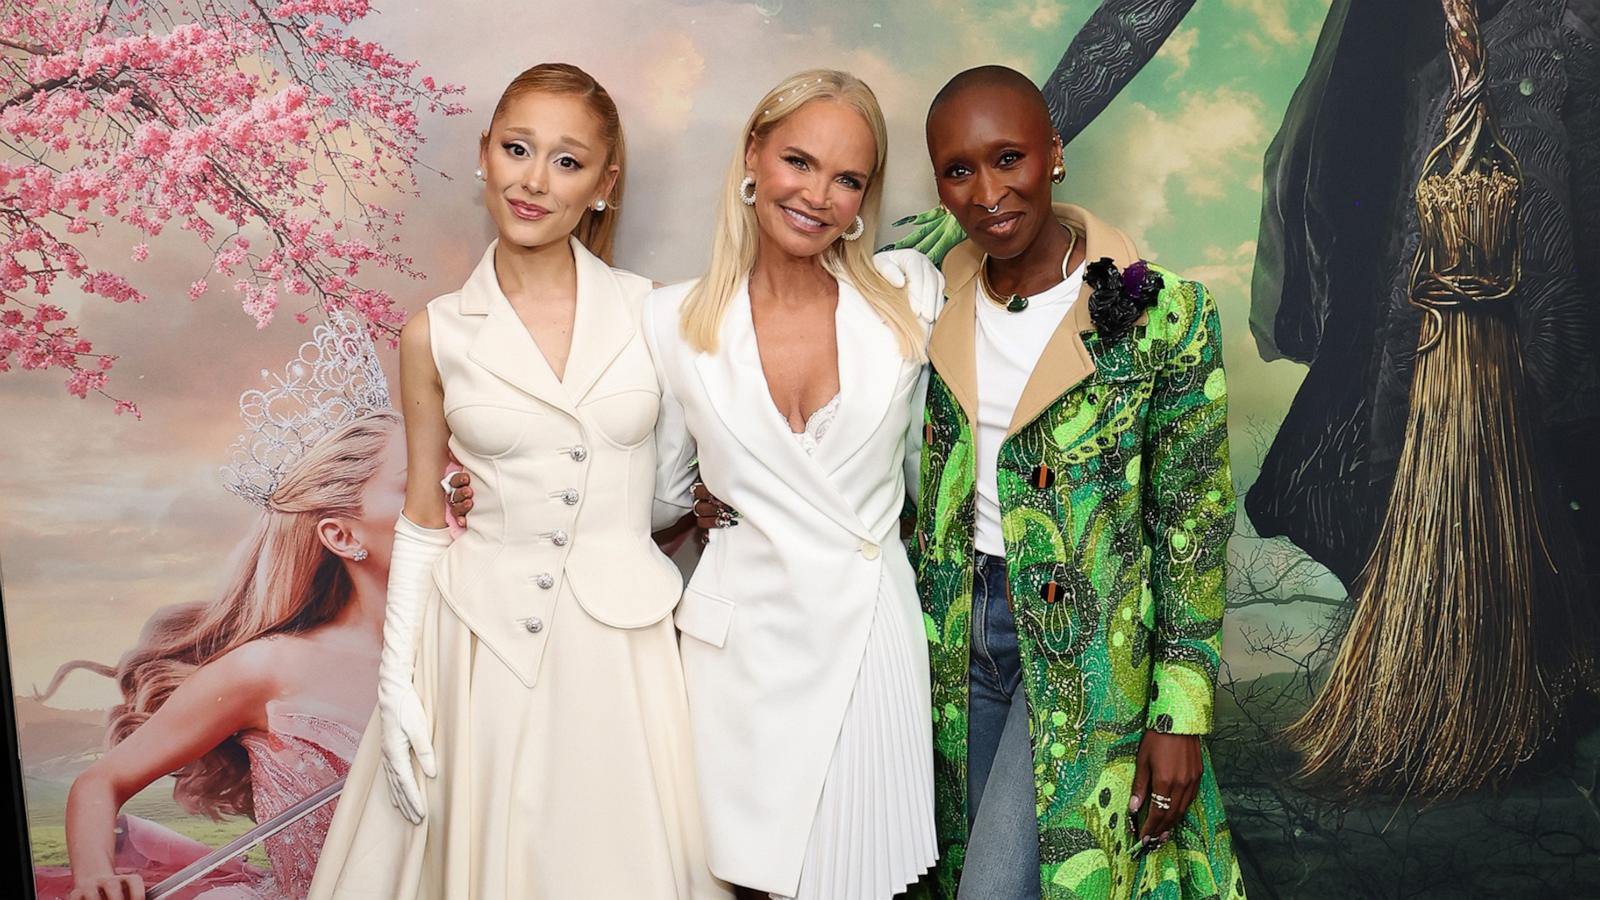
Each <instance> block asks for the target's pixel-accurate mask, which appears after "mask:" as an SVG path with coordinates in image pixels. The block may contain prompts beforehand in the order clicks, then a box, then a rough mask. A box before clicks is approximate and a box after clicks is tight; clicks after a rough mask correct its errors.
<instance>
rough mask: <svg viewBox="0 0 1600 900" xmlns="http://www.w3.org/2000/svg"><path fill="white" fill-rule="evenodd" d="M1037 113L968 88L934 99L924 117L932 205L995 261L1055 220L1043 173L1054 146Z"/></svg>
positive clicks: (1011, 99) (1012, 95)
mask: <svg viewBox="0 0 1600 900" xmlns="http://www.w3.org/2000/svg"><path fill="white" fill-rule="evenodd" d="M1042 107H1043V104H1042V102H1040V101H1039V100H1038V99H1037V98H1032V97H1028V96H1026V95H1025V94H1024V93H1023V92H1021V91H1018V90H1015V89H1012V88H1008V87H1006V86H1004V85H972V86H969V87H965V88H963V89H962V90H960V91H958V92H956V93H955V94H953V95H952V96H949V97H947V98H943V99H942V100H940V101H939V102H938V104H937V105H936V106H935V107H934V109H933V111H932V113H931V114H930V115H929V117H928V129H927V130H928V155H929V157H930V158H931V159H932V162H933V172H934V179H935V181H936V183H937V185H938V188H939V200H940V201H941V202H943V203H944V205H945V208H947V209H949V210H950V212H951V213H952V214H954V215H955V217H956V221H958V222H960V223H961V227H962V228H963V229H965V230H966V232H967V234H968V235H969V236H970V237H971V238H972V240H973V241H974V242H976V243H977V245H978V246H979V247H981V248H982V249H983V251H984V252H985V253H987V254H989V255H990V256H991V257H994V258H996V259H1011V258H1013V257H1016V256H1017V255H1019V254H1021V253H1022V252H1023V251H1024V250H1026V249H1027V248H1028V247H1029V246H1031V245H1032V244H1033V242H1034V241H1035V240H1037V239H1038V238H1039V236H1040V234H1041V232H1042V231H1043V229H1044V226H1046V225H1049V224H1053V223H1054V222H1055V217H1054V215H1053V214H1052V212H1051V209H1050V203H1051V196H1050V187H1051V181H1050V171H1051V169H1052V168H1053V167H1054V166H1055V165H1056V164H1057V163H1058V162H1059V161H1060V159H1061V144H1060V138H1058V137H1057V136H1056V134H1055V130H1054V128H1052V127H1051V124H1050V118H1049V114H1048V112H1047V111H1045V110H1044V109H1042ZM995 207H998V209H996V210H995V211H994V212H990V209H992V208H995Z"/></svg>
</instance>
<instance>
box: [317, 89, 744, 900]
mask: <svg viewBox="0 0 1600 900" xmlns="http://www.w3.org/2000/svg"><path fill="white" fill-rule="evenodd" d="M480 162H481V165H482V168H481V170H480V172H481V177H483V178H484V180H485V182H486V187H485V192H484V197H485V201H486V204H487V206H488V207H489V211H490V214H491V216H492V217H493V219H494V221H495V224H496V227H497V230H498V231H499V239H498V240H497V241H496V242H495V243H494V244H493V245H491V246H490V247H489V249H488V251H487V252H485V253H484V255H483V259H482V261H481V262H480V263H479V264H478V267H477V269H476V270H475V271H474V272H473V273H472V276H471V277H470V278H469V279H468V280H467V283H466V284H465V285H463V286H462V288H461V289H460V290H459V291H457V292H455V293H452V294H447V295H445V296H443V297H440V298H438V299H436V300H434V301H433V302H432V303H430V304H429V305H428V308H427V311H426V313H425V314H423V315H420V316H417V317H414V318H413V319H412V321H411V322H410V323H408V324H407V326H406V328H405V330H404V332H403V333H402V336H401V382H402V398H403V403H402V406H403V412H404V414H405V418H406V435H407V446H408V459H409V476H408V479H407V492H406V505H405V512H404V513H403V514H402V516H401V518H400V520H399V522H398V523H397V524H396V526H395V531H396V549H395V559H394V562H393V563H392V564H391V577H390V586H389V608H388V615H387V619H386V623H385V635H384V654H383V660H382V663H381V665H380V671H379V699H378V707H379V709H378V714H377V717H376V718H375V720H374V722H373V724H372V725H370V726H369V727H368V730H367V734H366V736H365V738H364V739H363V741H362V745H361V748H360V750H359V751H358V753H357V755H356V759H355V761H354V763H353V765H352V768H351V772H350V776H349V781H348V783H347V785H346V787H345V790H344V794H343V796H342V798H341V801H340V805H339V809H338V813H337V815H336V817H335V819H334V822H333V825H332V827H331V830H330V833H329V837H328V841H327V844H326V846H325V847H324V849H323V854H322V859H321V863H320V865H319V868H318V871H317V877H316V880H315V882H314V883H313V885H312V891H311V896H312V897H316V898H328V897H382V898H385V900H410V898H439V900H446V898H447V900H471V898H507V897H518V898H555V900H569V898H624V897H626V898H630V900H653V898H659V900H676V898H702V897H704V898H712V897H726V896H729V894H728V891H727V889H726V887H725V886H723V885H721V884H719V883H718V882H716V880H715V879H713V878H712V877H711V875H710V873H709V871H708V870H707V868H706V864H705V862H704V859H703V853H702V849H701V824H700V818H699V812H698V805H697V800H696V793H695V787H694V780H693V777H692V774H691V772H692V760H691V756H690V746H689V726H688V718H687V716H688V713H687V707H686V700H685V695H684V688H683V681H682V675H681V668H680V663H679V658H678V648H677V639H676V635H675V633H674V630H673V626H672V622H671V619H670V614H671V611H672V609H673V607H674V606H675V605H676V603H677V601H678V596H679V590H680V587H681V583H680V580H679V576H678V574H677V571H676V569H675V568H674V567H673V566H672V564H671V563H670V562H669V561H668V560H667V559H666V558H665V557H664V556H662V555H661V553H660V552H659V551H658V550H657V549H656V547H655V545H654V544H653V543H652V542H651V539H650V497H651V495H652V487H653V484H654V478H655V469H656V465H655V444H654V439H653V432H652V429H653V427H654V425H655V422H656V418H657V411H658V405H659V390H658V388H657V384H656V377H655V373H654V369H653V367H652V364H651V359H650V355H649V352H648V350H647V348H646V346H645V342H644V336H643V333H642V331H641V330H640V327H639V326H640V319H639V315H640V309H641V301H642V300H643V298H644V295H645V293H646V292H647V291H648V290H649V287H650V284H649V282H648V281H647V280H645V279H643V278H640V277H639V276H636V275H632V274H629V273H626V272H620V271H617V270H613V269H611V268H610V267H608V266H607V265H606V263H605V262H603V261H602V259H603V258H604V257H605V256H608V255H609V244H610V235H611V223H612V220H613V218H614V215H615V212H614V210H612V209H609V208H608V207H610V206H614V205H615V201H616V198H617V196H618V194H619V193H620V190H619V189H618V185H619V178H620V173H621V167H622V163H623V145H622V137H621V132H620V127H619V125H618V123H617V114H616V108H615V106H614V105H612V103H611V100H610V98H609V97H608V96H607V95H606V94H605V91H604V90H603V89H602V88H600V87H599V85H597V84H596V83H595V82H594V81H593V79H591V78H589V76H587V75H586V74H584V73H583V72H581V71H580V70H578V69H575V68H573V67H571V66H562V65H544V66H538V67H535V68H534V69H530V70H529V71H528V72H525V73H523V74H522V75H521V76H519V77H518V78H517V80H516V81H514V82H513V83H512V84H511V86H510V87H509V88H507V90H506V93H505V95H504V96H503V97H502V99H501V101H500V104H499V107H498V108H497V109H496V111H495V115H494V117H493V119H492V121H491V127H490V131H488V132H486V133H485V134H484V137H483V140H482V146H481V150H480ZM447 452H448V453H453V454H454V456H455V457H456V458H457V459H458V460H459V461H460V462H461V464H462V465H463V466H464V467H465V469H466V471H468V472H469V473H471V476H472V478H473V479H474V481H475V482H476V483H477V484H478V485H480V487H483V488H486V490H485V491H484V492H483V493H482V495H481V498H482V499H481V501H480V504H479V506H478V508H477V510H476V511H475V513H474V514H473V516H472V520H471V523H470V526H469V527H468V528H467V530H466V531H465V533H464V534H462V535H461V536H460V537H459V538H457V539H455V540H454V541H453V542H452V541H451V540H450V538H449V536H448V533H447V532H446V530H445V529H444V528H443V527H442V526H443V525H444V497H443V495H442V494H441V492H440V491H439V487H438V484H437V482H436V481H434V480H433V479H434V478H435V477H436V474H437V473H439V472H442V471H444V468H445V464H446V460H447ZM424 526H433V527H424ZM413 659H414V660H415V665H414V667H413ZM419 771H420V777H419ZM391 801H392V802H391ZM397 807H398V809H397Z"/></svg>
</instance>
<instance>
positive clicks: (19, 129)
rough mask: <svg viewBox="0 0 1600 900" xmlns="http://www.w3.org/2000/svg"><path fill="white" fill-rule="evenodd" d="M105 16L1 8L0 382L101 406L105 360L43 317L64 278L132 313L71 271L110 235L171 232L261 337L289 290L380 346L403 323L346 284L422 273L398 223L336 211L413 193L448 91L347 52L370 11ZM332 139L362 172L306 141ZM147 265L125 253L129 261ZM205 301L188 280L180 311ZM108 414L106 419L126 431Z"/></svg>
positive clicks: (98, 9)
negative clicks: (48, 372)
mask: <svg viewBox="0 0 1600 900" xmlns="http://www.w3.org/2000/svg"><path fill="white" fill-rule="evenodd" d="M103 9H104V5H103V4H90V3H88V2H85V0H65V2H60V3H46V4H31V3H22V4H7V5H5V6H4V7H0V36H5V37H9V38H13V39H18V40H21V39H22V38H23V37H25V38H26V42H25V43H26V47H25V48H23V49H18V50H16V53H15V55H14V56H13V60H14V63H15V65H16V67H17V68H16V69H15V70H14V76H13V78H12V80H11V82H9V83H8V84H7V85H6V86H5V87H4V88H0V90H4V91H6V92H7V94H8V95H9V97H8V98H7V99H15V100H16V102H4V103H0V136H5V137H6V138H7V143H8V145H10V146H11V147H13V148H14V151H13V152H12V153H11V155H9V156H8V157H7V158H5V159H3V160H0V196H3V197H4V203H5V204H6V205H7V206H8V207H10V208H12V209H14V210H18V211H20V213H21V215H14V216H9V217H6V218H5V219H4V220H0V372H11V371H16V370H18V369H47V368H59V369H63V370H65V374H66V375H67V381H66V386H67V390H68V392H69V393H71V394H73V395H75V396H79V397H87V396H88V395H89V394H90V393H91V392H92V393H96V394H100V395H102V396H108V397H109V395H108V394H107V393H106V388H107V385H108V383H109V382H108V380H107V379H108V378H109V373H110V371H111V369H112V366H113V363H114V361H115V356H113V355H109V354H97V353H95V352H94V350H93V344H92V341H90V340H89V339H87V338H80V337H79V336H78V334H77V329H76V327H75V326H73V325H72V324H70V323H69V321H68V316H67V313H66V312H65V310H64V309H62V308H61V307H60V306H57V305H54V304H50V303H48V302H44V298H46V297H48V296H49V294H50V293H51V291H53V290H54V289H55V288H56V287H57V286H58V285H59V279H60V278H63V277H65V278H68V279H70V280H71V283H74V284H76V285H78V287H79V288H80V289H81V290H82V291H83V292H85V293H87V294H90V295H93V296H96V297H101V298H104V299H108V300H111V301H112V302H117V303H123V302H128V301H133V302H138V301H140V300H142V299H143V298H144V294H143V293H142V292H141V291H140V290H139V289H138V287H137V286H136V285H135V284H134V283H132V282H130V281H129V280H128V279H127V278H125V277H124V276H123V275H122V274H119V273H117V272H113V271H105V270H101V269H99V268H96V267H94V266H91V265H90V264H89V263H87V262H86V261H85V260H84V257H83V254H82V252H81V244H80V242H81V241H82V240H86V238H83V237H81V236H83V235H98V234H100V233H101V225H102V224H103V223H106V222H109V221H116V222H120V223H122V224H123V225H124V226H126V227H131V228H133V229H135V230H137V231H139V232H142V233H143V234H144V235H145V236H147V237H154V236H156V235H158V234H160V233H161V231H162V230H163V228H165V226H166V225H167V224H168V223H170V222H174V221H176V223H177V224H178V226H179V228H180V229H181V230H182V231H183V232H184V233H185V234H187V235H192V236H193V238H194V239H196V240H199V241H202V242H204V244H205V246H206V247H207V248H208V249H209V250H210V252H211V253H212V259H213V266H212V269H213V271H214V272H216V273H219V274H221V275H223V276H224V277H226V278H228V279H230V280H231V281H233V282H234V290H235V293H236V295H237V296H238V298H239V302H240V305H241V307H242V309H243V310H244V311H245V312H246V313H247V314H248V315H250V316H251V317H252V318H254V319H255V320H256V321H257V323H258V324H263V325H264V324H265V323H266V322H268V321H270V320H271V318H272V316H273V314H274V312H275V311H276V308H277V305H278V302H279V298H280V297H281V296H282V295H283V294H284V292H288V293H290V294H293V295H297V296H315V297H316V298H317V302H318V303H319V304H321V305H322V306H324V307H326V308H334V307H346V308H349V309H351V310H353V311H355V312H356V313H357V314H358V315H361V316H363V317H365V318H366V319H367V321H368V322H369V323H370V325H371V326H372V327H373V328H374V329H378V330H381V331H384V332H386V333H388V334H390V335H393V334H394V333H395V330H396V329H397V328H398V324H399V322H400V320H401V318H402V316H401V314H400V313H399V312H398V311H397V310H396V309H395V306H394V300H393V298H392V297H391V296H390V295H389V294H388V293H386V292H383V291H379V290H374V289H371V288H366V287H363V286H362V285H361V284H359V283H357V282H356V281H354V278H355V277H356V275H357V274H359V273H361V272H363V271H364V267H366V266H367V265H368V264H370V265H371V266H374V267H377V268H379V269H387V270H390V271H393V272H396V273H398V274H401V275H404V276H406V277H411V278H415V277H419V273H417V272H416V271H415V270H414V268H413V263H412V261H411V260H410V258H408V257H407V256H405V255H404V254H402V253H400V252H399V251H398V249H396V246H395V242H396V239H397V237H398V235H397V234H396V230H397V229H398V228H399V227H400V224H401V219H400V216H399V215H398V214H397V213H396V212H395V211H393V210H389V209H387V208H384V207H381V206H378V205H375V204H372V203H370V202H365V201H360V200H357V201H353V202H352V201H350V200H349V199H348V197H349V196H350V194H351V193H352V192H353V194H354V195H355V196H357V197H362V196H380V195H385V194H390V193H407V194H415V192H416V175H415V166H416V163H417V150H418V147H419V145H420V144H421V141H422V136H421V133H420V127H421V122H420V120H419V118H418V113H419V112H420V111H421V110H424V109H426V110H427V111H428V112H429V113H431V114H442V115H447V116H448V115H459V114H461V113H462V112H464V108H463V107H462V106H461V105H460V104H459V103H456V102H454V101H453V99H452V98H453V97H454V96H455V95H458V94H460V93H461V89H460V88H459V87H456V86H453V85H440V84H438V83H436V82H435V81H434V80H433V79H432V78H431V77H427V76H422V77H418V76H417V74H416V68H417V65H416V63H415V62H411V61H407V60H402V59H399V58H397V57H395V56H394V55H393V54H391V53H390V52H389V51H388V50H386V49H385V48H384V47H383V46H382V45H380V44H377V43H374V42H371V41H364V40H361V39H360V38H358V37H357V36H356V35H354V34H351V33H350V32H349V30H348V29H349V28H350V27H352V26H354V25H356V23H358V22H360V21H361V20H362V19H364V18H365V17H366V16H367V15H369V14H370V12H371V7H370V4H369V3H368V0H281V2H273V0H269V2H268V3H267V4H244V5H242V6H235V5H233V4H226V3H223V2H222V0H182V2H179V0H150V2H134V3H129V4H125V5H115V6H113V7H111V9H112V10H113V11H112V12H111V13H110V14H109V15H107V14H103ZM174 22H175V23H176V24H175V25H174V24H173V23H174ZM24 93H26V98H24V97H23V94H24ZM338 131H349V132H352V133H353V137H354V138H355V141H356V143H358V144H359V145H361V146H364V147H366V148H368V152H367V154H366V156H365V157H364V158H362V159H351V158H348V157H344V156H341V155H336V154H335V153H333V152H330V149H329V148H330V147H332V146H333V145H332V144H331V143H330V144H328V145H324V144H320V143H317V142H315V141H313V140H311V139H312V138H313V136H315V135H319V134H331V133H334V132H338ZM340 143H342V144H344V145H345V146H348V142H343V141H341V142H340ZM347 185H348V186H349V188H350V191H346V190H345V186H347ZM330 186H331V187H332V188H334V189H333V190H331V191H330V190H328V188H329V187H330ZM347 223H348V224H349V226H350V227H349V228H348V229H347V228H346V224H347ZM243 232H248V233H250V234H251V235H256V236H257V242H258V243H260V244H261V246H262V247H263V248H265V249H263V250H253V249H252V247H251V243H250V241H249V240H248V239H246V237H245V236H244V234H243ZM263 235H264V236H265V237H264V239H263V238H262V236H263ZM149 252H150V251H149V245H148V242H147V241H139V242H138V243H137V244H135V246H134V247H133V249H132V253H131V259H132V260H133V261H134V262H142V261H145V260H147V259H148V257H149ZM208 283H209V282H208V279H207V278H206V277H201V278H198V279H196V280H195V281H194V282H193V283H192V284H191V285H190V286H189V289H188V294H189V297H190V299H191V300H198V299H199V298H200V297H201V296H203V295H204V294H205V293H206V292H207V288H208ZM303 317H304V314H303V313H301V314H297V316H296V318H297V320H298V319H303ZM110 399H112V400H113V401H114V404H115V406H114V409H115V411H116V412H117V413H119V414H120V413H123V412H129V413H132V414H133V415H135V416H136V417H137V416H138V415H139V410H138V407H137V406H136V405H135V404H133V403H132V402H130V401H127V400H123V399H119V398H115V397H110Z"/></svg>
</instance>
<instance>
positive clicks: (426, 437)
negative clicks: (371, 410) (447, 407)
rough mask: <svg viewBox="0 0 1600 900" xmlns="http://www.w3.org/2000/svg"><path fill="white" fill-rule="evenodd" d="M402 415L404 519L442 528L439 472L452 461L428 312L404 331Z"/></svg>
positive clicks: (407, 324) (448, 429)
mask: <svg viewBox="0 0 1600 900" xmlns="http://www.w3.org/2000/svg"><path fill="white" fill-rule="evenodd" d="M400 413H401V415H403V416H404V417H405V422H406V505H405V517H406V518H408V519H410V520H411V521H413V522H415V523H417V524H418V525H421V526H422V527H424V528H443V527H444V526H445V521H444V507H445V495H444V492H443V491H441V490H439V475H440V474H441V473H442V472H444V470H445V467H446V466H447V465H449V463H450V428H449V426H448V425H446V424H445V420H444V384H443V382H441V381H440V380H439V368H438V366H436V365H435V364H434V361H433V345H432V341H431V338H430V336H429V328H428V313H427V310H423V311H422V312H420V313H417V314H416V315H414V316H412V317H411V320H410V321H409V322H407V323H406V327H405V328H403V329H401V330H400Z"/></svg>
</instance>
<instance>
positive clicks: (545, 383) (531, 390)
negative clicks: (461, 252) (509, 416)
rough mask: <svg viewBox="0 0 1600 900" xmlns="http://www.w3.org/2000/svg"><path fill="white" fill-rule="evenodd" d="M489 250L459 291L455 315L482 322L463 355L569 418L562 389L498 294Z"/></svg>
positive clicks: (568, 404) (568, 405) (508, 303)
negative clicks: (474, 316)
mask: <svg viewBox="0 0 1600 900" xmlns="http://www.w3.org/2000/svg"><path fill="white" fill-rule="evenodd" d="M498 243H499V242H498V241H496V242H494V243H491V244H490V245H489V249H488V250H487V251H486V252H485V253H484V254H483V259H482V261H480V262H479V263H478V267H477V268H476V269H474V270H473V271H472V277H470V278H468V279H467V283H466V284H465V285H464V286H462V289H461V311H462V312H463V313H467V314H469V315H471V314H477V315H483V316H485V317H486V318H485V319H484V322H483V324H482V325H481V326H479V328H478V334H477V336H476V337H475V338H474V339H473V341H472V347H471V349H470V350H468V351H467V357H468V358H469V359H471V360H472V361H473V362H475V363H477V364H478V365H480V366H483V367H484V368H485V369H488V370H489V371H490V372H493V373H494V374H495V375H497V376H499V377H500V378H502V379H504V380H505V381H506V382H508V383H509V384H511V386H512V387H515V388H517V389H518V390H521V391H523V392H524V393H527V394H529V395H531V396H533V397H535V398H537V399H539V400H541V401H543V402H544V403H547V404H549V405H551V406H554V407H555V408H557V409H560V410H563V411H565V412H567V413H573V412H575V411H574V409H573V406H572V400H571V398H570V397H568V395H567V391H566V389H565V388H563V387H562V386H561V382H560V381H559V380H558V379H557V378H556V375H555V372H554V371H552V370H551V368H550V364H549V363H547V362H545V359H544V354H543V353H542V352H540V350H539V345H538V344H536V343H534V341H533V335H531V334H529V333H528V328H527V326H526V325H523V324H522V320H521V319H519V318H517V313H516V310H514V309H512V308H511V301H510V300H507V299H506V295H505V294H504V293H502V292H501V290H500V281H499V279H498V278H496V277H495V271H494V249H495V246H496V245H497V244H498Z"/></svg>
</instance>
